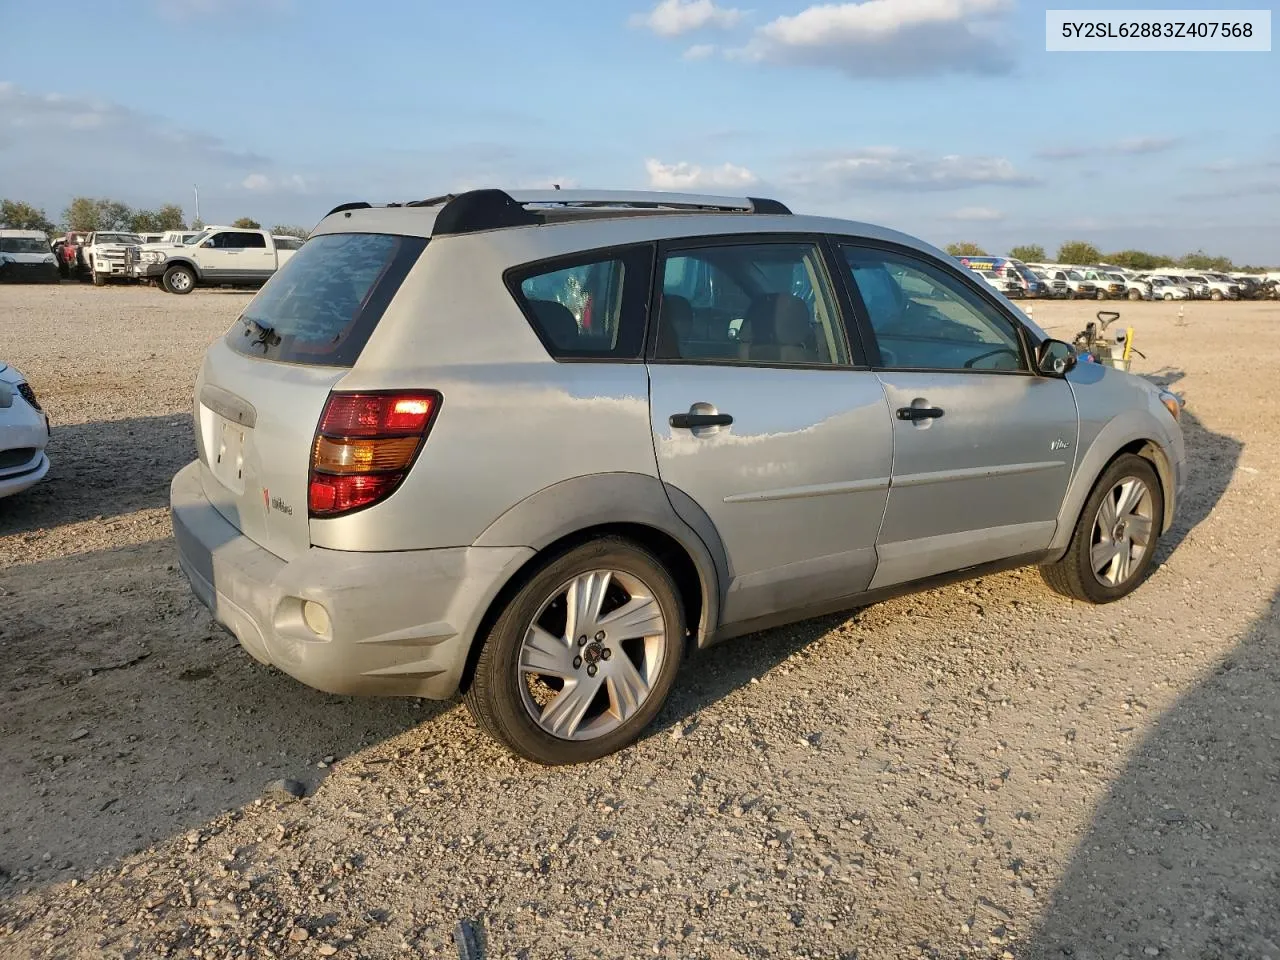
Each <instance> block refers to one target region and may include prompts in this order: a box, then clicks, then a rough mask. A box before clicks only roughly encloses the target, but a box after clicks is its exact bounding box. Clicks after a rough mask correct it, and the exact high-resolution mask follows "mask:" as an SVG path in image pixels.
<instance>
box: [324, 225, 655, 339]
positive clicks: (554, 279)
mask: <svg viewBox="0 0 1280 960" xmlns="http://www.w3.org/2000/svg"><path fill="white" fill-rule="evenodd" d="M302 252H304V253H305V252H306V248H305V247H304V248H303V251H302ZM300 255H301V254H299V256H300ZM652 257H653V254H652V249H651V248H650V247H648V246H643V247H631V248H628V249H624V250H610V251H597V252H594V253H586V254H581V255H577V256H574V257H572V258H564V259H559V260H555V261H550V262H544V263H540V264H530V265H528V266H524V267H517V268H515V269H512V270H509V271H507V275H506V280H507V287H508V289H509V290H510V291H511V293H512V295H513V296H514V297H515V298H516V302H517V303H519V305H520V309H521V310H522V311H523V312H524V315H525V317H526V319H528V321H529V324H530V326H532V327H533V330H534V332H535V333H536V334H537V335H538V339H539V340H541V341H542V345H543V346H544V347H546V349H547V352H548V353H550V354H551V356H552V357H554V358H555V359H557V360H637V359H639V358H640V355H641V353H642V352H643V350H644V332H645V319H646V307H645V304H646V302H647V300H648V292H649V291H648V287H649V280H650V270H651V264H652Z"/></svg>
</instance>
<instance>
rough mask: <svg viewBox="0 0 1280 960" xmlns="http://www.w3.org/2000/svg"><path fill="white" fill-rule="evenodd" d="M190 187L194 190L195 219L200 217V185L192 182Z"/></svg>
mask: <svg viewBox="0 0 1280 960" xmlns="http://www.w3.org/2000/svg"><path fill="white" fill-rule="evenodd" d="M191 189H192V190H194V191H195V192H196V220H199V219H200V185H199V184H198V183H193V184H192V185H191Z"/></svg>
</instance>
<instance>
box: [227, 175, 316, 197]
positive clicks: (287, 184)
mask: <svg viewBox="0 0 1280 960" xmlns="http://www.w3.org/2000/svg"><path fill="white" fill-rule="evenodd" d="M240 186H241V187H243V188H244V189H245V190H250V191H252V192H254V193H285V192H290V193H303V192H305V191H306V189H307V187H308V184H307V181H306V179H305V178H303V177H302V176H301V175H300V174H297V173H291V174H288V175H285V176H279V177H269V176H267V175H266V174H265V173H251V174H249V175H248V176H247V177H245V178H244V179H243V180H241V181H240Z"/></svg>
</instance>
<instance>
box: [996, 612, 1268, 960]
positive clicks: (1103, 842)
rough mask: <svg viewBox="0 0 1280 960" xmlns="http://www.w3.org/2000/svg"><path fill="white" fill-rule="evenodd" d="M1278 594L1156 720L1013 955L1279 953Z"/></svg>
mask: <svg viewBox="0 0 1280 960" xmlns="http://www.w3.org/2000/svg"><path fill="white" fill-rule="evenodd" d="M1278 749H1280V591H1277V593H1276V594H1275V595H1273V597H1272V598H1271V602H1270V604H1269V606H1268V608H1267V609H1266V610H1264V611H1263V612H1262V614H1261V615H1260V616H1259V617H1258V618H1257V619H1256V620H1255V621H1254V623H1253V625H1252V627H1251V628H1250V629H1249V631H1248V632H1247V634H1246V635H1245V636H1244V638H1243V639H1242V640H1241V642H1240V644H1239V645H1238V646H1237V647H1236V648H1235V649H1234V650H1232V651H1231V653H1230V654H1229V655H1228V656H1227V657H1225V658H1224V659H1223V660H1222V661H1221V662H1219V663H1218V664H1217V665H1216V666H1215V668H1214V669H1213V671H1212V673H1211V674H1210V675H1208V676H1207V677H1206V678H1205V679H1204V680H1203V681H1202V682H1201V683H1200V685H1199V686H1197V687H1196V688H1195V689H1193V690H1191V691H1190V692H1189V693H1187V694H1186V695H1185V696H1183V697H1182V698H1181V699H1180V700H1179V701H1178V702H1177V703H1176V704H1175V705H1174V706H1173V708H1172V709H1170V710H1169V711H1168V712H1167V713H1166V714H1164V715H1163V716H1162V717H1160V718H1159V720H1158V721H1157V722H1156V724H1155V725H1154V730H1153V732H1152V733H1151V734H1150V735H1149V736H1148V737H1147V739H1146V740H1145V741H1144V742H1143V743H1142V745H1141V746H1139V747H1138V749H1137V750H1135V751H1134V752H1133V754H1132V755H1131V757H1130V760H1129V763H1128V766H1127V768H1126V769H1125V770H1124V772H1123V773H1122V774H1121V775H1120V776H1119V778H1118V779H1117V780H1116V781H1115V782H1114V783H1113V785H1112V787H1111V789H1110V790H1109V791H1108V792H1107V795H1106V797H1105V799H1104V800H1103V801H1102V803H1101V804H1100V805H1099V807H1098V809H1097V811H1096V813H1095V814H1094V817H1093V822H1092V824H1091V825H1090V827H1089V830H1088V832H1087V834H1086V835H1085V836H1084V837H1083V838H1082V839H1081V841H1080V843H1079V845H1078V846H1077V847H1076V851H1075V854H1074V857H1073V859H1072V861H1071V863H1070V865H1069V866H1068V868H1067V870H1066V872H1065V874H1064V875H1063V878H1062V881H1061V882H1060V883H1059V884H1058V886H1057V888H1056V890H1055V891H1054V893H1053V895H1052V897H1051V899H1050V902H1049V905H1048V908H1047V909H1046V911H1045V913H1044V916H1043V918H1042V921H1041V923H1040V925H1039V926H1038V928H1036V929H1035V930H1034V931H1033V932H1032V933H1031V934H1030V936H1029V937H1028V938H1027V939H1026V941H1025V942H1024V944H1023V945H1022V947H1021V948H1015V950H1014V952H1015V953H1016V954H1017V956H1019V957H1027V958H1037V960H1050V958H1052V960H1067V958H1069V960H1103V958H1105V960H1111V958H1112V957H1120V956H1123V957H1144V956H1161V957H1196V958H1203V960H1210V958H1212V960H1234V958H1240V957H1266V956H1272V957H1275V956H1280V908H1277V902H1280V764H1277V762H1276V757H1277V750H1278Z"/></svg>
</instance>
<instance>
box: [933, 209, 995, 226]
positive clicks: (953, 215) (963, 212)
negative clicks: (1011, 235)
mask: <svg viewBox="0 0 1280 960" xmlns="http://www.w3.org/2000/svg"><path fill="white" fill-rule="evenodd" d="M947 219H948V220H961V221H966V222H969V223H995V222H996V221H998V220H1003V219H1004V214H1003V213H1002V212H1001V211H999V210H995V209H993V208H992V207H961V208H960V209H959V210H953V211H951V212H950V213H949V214H947Z"/></svg>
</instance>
